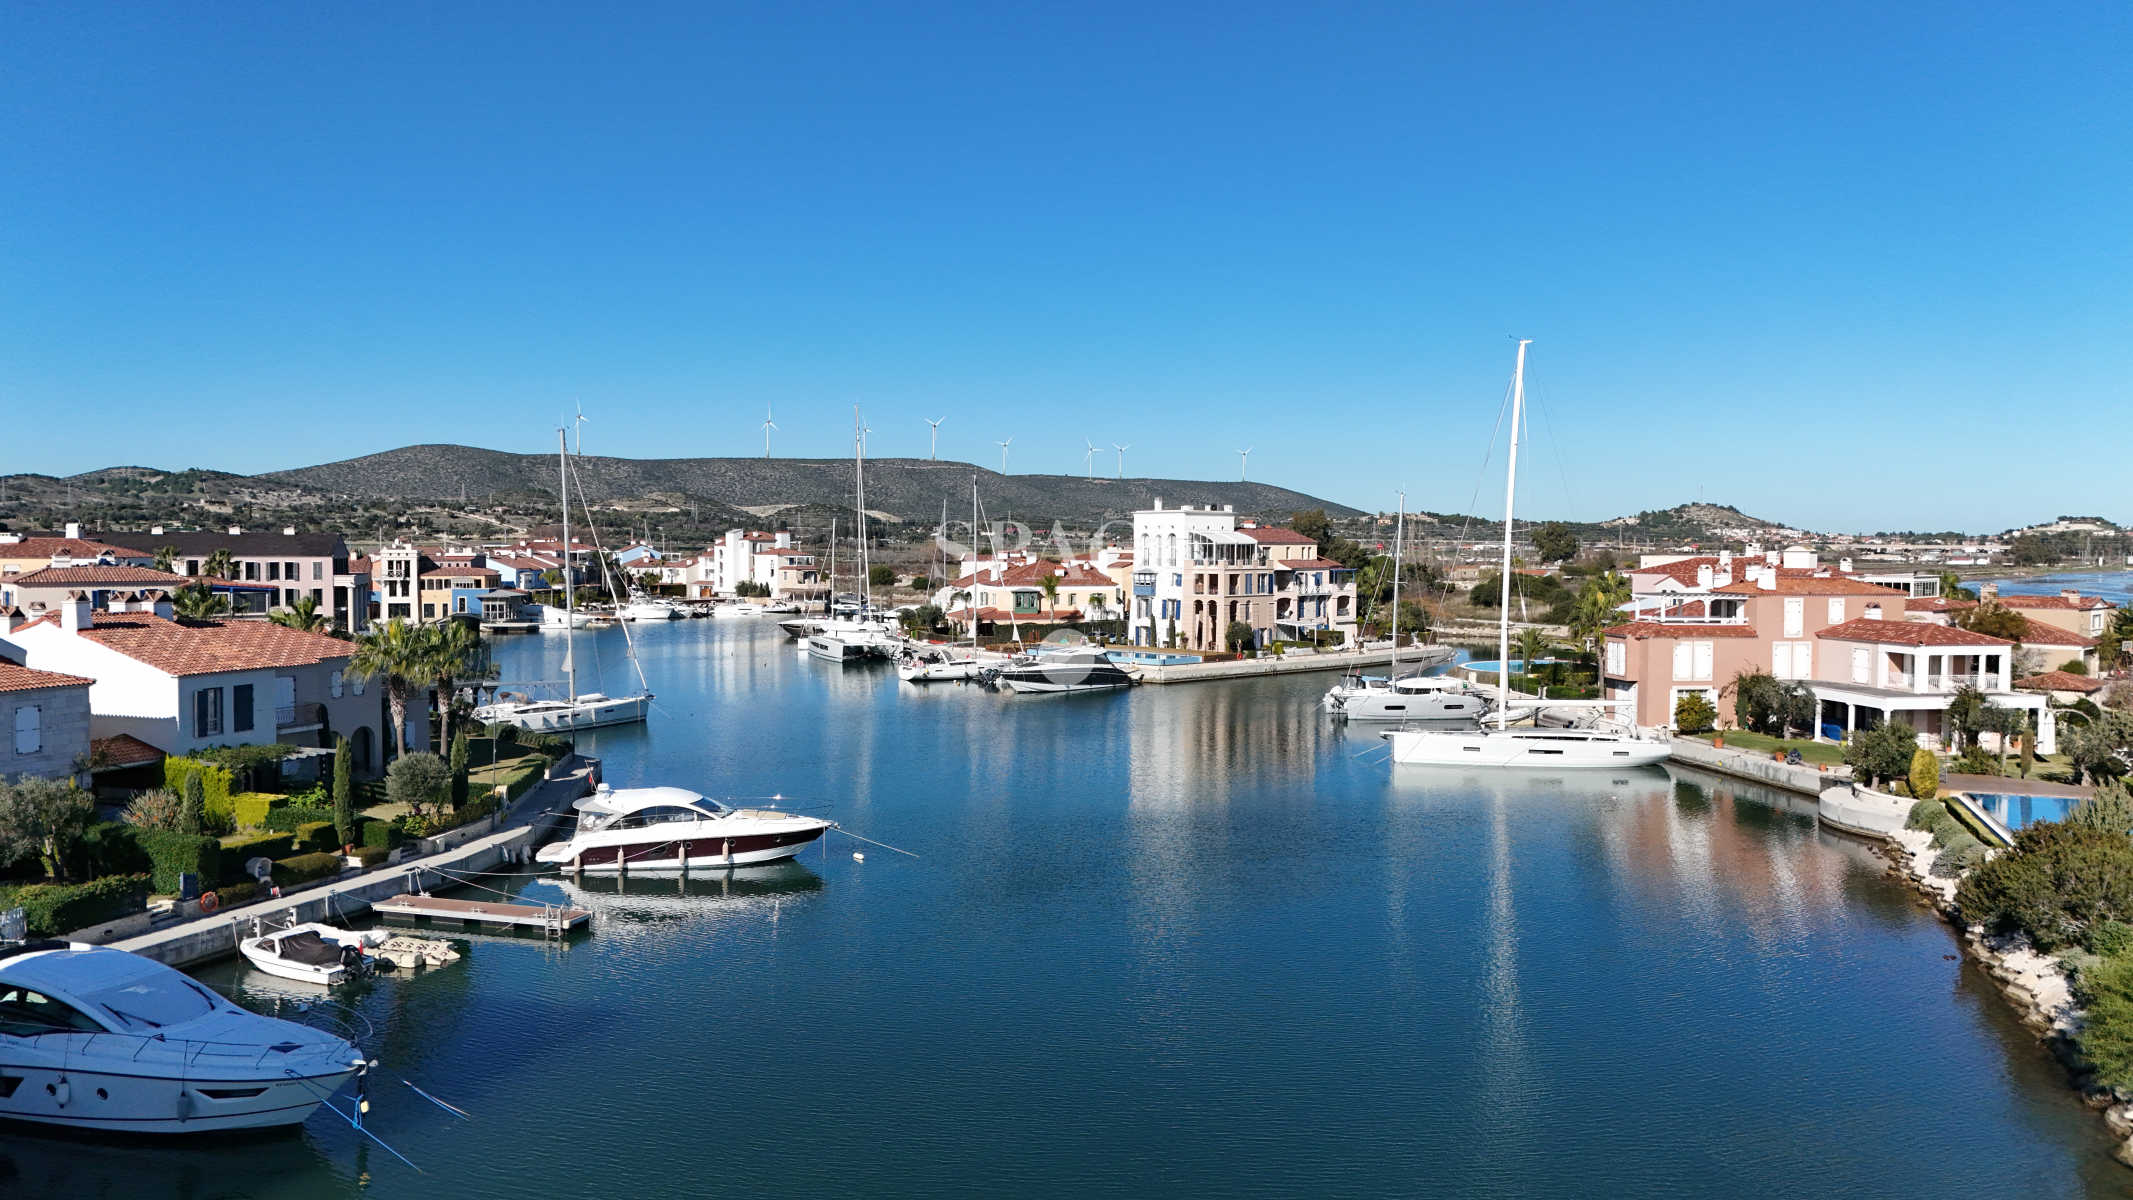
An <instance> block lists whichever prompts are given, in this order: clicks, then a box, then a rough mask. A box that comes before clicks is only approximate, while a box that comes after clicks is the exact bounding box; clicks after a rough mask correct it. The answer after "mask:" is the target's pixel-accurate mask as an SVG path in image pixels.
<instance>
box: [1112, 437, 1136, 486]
mask: <svg viewBox="0 0 2133 1200" xmlns="http://www.w3.org/2000/svg"><path fill="white" fill-rule="evenodd" d="M1111 448H1112V449H1113V450H1116V451H1118V477H1119V478H1120V479H1124V478H1125V477H1126V451H1128V450H1131V449H1133V443H1132V442H1127V443H1126V444H1125V445H1123V446H1121V445H1119V444H1118V443H1117V442H1113V443H1111Z"/></svg>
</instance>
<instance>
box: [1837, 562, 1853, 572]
mask: <svg viewBox="0 0 2133 1200" xmlns="http://www.w3.org/2000/svg"><path fill="white" fill-rule="evenodd" d="M1837 569H1838V570H1839V571H1842V572H1844V573H1845V574H1846V575H1849V574H1851V573H1852V560H1851V559H1848V558H1840V559H1838V560H1837Z"/></svg>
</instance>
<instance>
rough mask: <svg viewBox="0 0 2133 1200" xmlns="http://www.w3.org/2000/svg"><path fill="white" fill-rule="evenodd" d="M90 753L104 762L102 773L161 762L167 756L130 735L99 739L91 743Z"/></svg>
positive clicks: (123, 734)
mask: <svg viewBox="0 0 2133 1200" xmlns="http://www.w3.org/2000/svg"><path fill="white" fill-rule="evenodd" d="M89 753H90V754H91V755H92V756H94V757H98V758H101V759H103V760H104V765H103V766H101V767H99V768H97V769H98V770H101V771H116V770H118V769H119V768H121V767H138V766H140V765H142V764H143V763H152V762H161V761H162V760H163V758H164V757H165V755H164V754H163V752H162V751H161V750H158V749H156V748H155V747H154V746H151V745H149V744H148V743H147V742H144V741H142V740H141V739H139V738H137V737H135V736H133V735H132V734H130V733H122V734H119V735H118V736H117V737H107V738H97V739H95V740H94V741H92V742H90V743H89Z"/></svg>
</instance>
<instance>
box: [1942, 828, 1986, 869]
mask: <svg viewBox="0 0 2133 1200" xmlns="http://www.w3.org/2000/svg"><path fill="white" fill-rule="evenodd" d="M1984 861H1985V845H1984V843H1982V842H1980V841H1978V840H1977V839H1976V838H1974V837H1971V836H1970V834H1969V833H1968V832H1967V831H1965V832H1963V833H1958V834H1956V835H1955V836H1954V837H1951V838H1949V839H1948V844H1947V845H1946V846H1944V847H1942V848H1941V852H1940V853H1939V854H1936V855H1934V856H1933V873H1934V874H1935V875H1938V876H1940V877H1941V878H1942V879H1954V878H1956V877H1957V876H1959V875H1961V874H1962V873H1963V872H1965V871H1967V870H1969V869H1970V868H1972V867H1974V866H1976V865H1978V864H1979V863H1981V862H1984Z"/></svg>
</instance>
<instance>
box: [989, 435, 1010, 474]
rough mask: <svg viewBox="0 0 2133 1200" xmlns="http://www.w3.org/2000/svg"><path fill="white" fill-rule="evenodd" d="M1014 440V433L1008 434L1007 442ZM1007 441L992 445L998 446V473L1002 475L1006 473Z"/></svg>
mask: <svg viewBox="0 0 2133 1200" xmlns="http://www.w3.org/2000/svg"><path fill="white" fill-rule="evenodd" d="M1014 440H1015V439H1014V435H1013V434H1009V435H1008V438H1007V442H1012V441H1014ZM1007 442H994V443H993V445H995V446H998V447H999V448H1000V474H1002V475H1005V474H1007Z"/></svg>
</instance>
